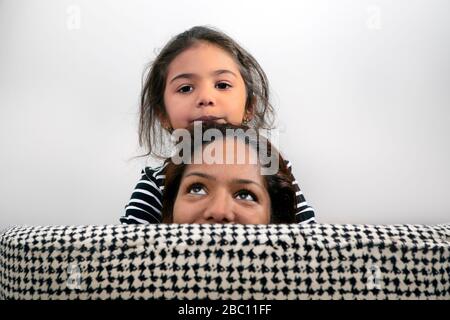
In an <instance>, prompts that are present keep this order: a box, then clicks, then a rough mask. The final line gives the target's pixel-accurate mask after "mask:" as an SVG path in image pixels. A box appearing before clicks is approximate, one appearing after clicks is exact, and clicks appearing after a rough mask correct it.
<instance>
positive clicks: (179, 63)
mask: <svg viewBox="0 0 450 320" xmlns="http://www.w3.org/2000/svg"><path fill="white" fill-rule="evenodd" d="M203 69H204V71H215V70H220V69H232V70H231V71H234V72H239V68H238V65H237V64H236V62H235V60H234V59H233V57H232V56H231V54H230V53H228V52H227V51H225V50H224V49H222V48H221V47H219V46H217V45H215V44H212V43H207V42H199V43H196V44H194V45H193V46H191V47H189V48H187V49H186V50H184V51H182V52H181V53H180V54H178V55H177V56H176V57H175V58H174V59H173V60H172V62H171V63H170V64H169V68H168V73H169V74H170V73H175V72H186V73H195V72H198V71H199V70H200V71H201V70H203Z"/></svg>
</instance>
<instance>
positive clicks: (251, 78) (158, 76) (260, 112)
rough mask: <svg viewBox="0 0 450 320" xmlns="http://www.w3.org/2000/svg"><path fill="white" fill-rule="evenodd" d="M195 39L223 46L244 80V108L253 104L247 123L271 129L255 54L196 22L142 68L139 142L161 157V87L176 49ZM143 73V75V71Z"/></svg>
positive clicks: (269, 107) (262, 75)
mask: <svg viewBox="0 0 450 320" xmlns="http://www.w3.org/2000/svg"><path fill="white" fill-rule="evenodd" d="M199 42H208V43H210V44H213V45H216V46H218V47H220V48H221V49H223V50H225V51H226V52H227V53H228V54H230V56H231V57H232V58H233V59H234V61H235V62H236V64H237V65H238V67H239V70H240V73H241V75H242V78H243V79H244V82H245V87H246V92H247V99H246V104H245V109H246V110H248V108H249V107H250V106H253V118H252V119H251V122H250V123H249V124H250V125H251V126H252V127H254V128H255V129H257V130H258V129H271V128H272V124H273V118H274V110H273V107H272V105H271V104H270V102H269V84H268V80H267V76H266V74H265V73H264V71H263V70H262V68H261V66H260V65H259V64H258V62H257V61H256V59H255V58H253V56H252V55H251V54H250V53H248V52H247V51H246V50H245V49H243V48H242V47H241V46H240V45H239V44H237V43H236V42H235V41H234V40H233V39H231V38H230V37H229V36H227V35H226V34H224V33H223V32H221V31H219V30H217V29H214V28H212V27H206V26H196V27H193V28H191V29H189V30H187V31H184V32H183V33H180V34H178V35H177V36H175V37H173V38H172V39H171V40H170V41H169V42H168V43H167V44H166V45H165V46H164V48H163V49H162V50H161V51H160V53H159V54H158V56H157V57H156V59H155V60H154V61H153V62H152V63H151V64H150V65H149V66H148V67H147V68H146V71H145V72H144V75H143V77H142V78H143V79H144V77H145V82H144V81H143V85H142V91H141V103H140V104H141V106H140V117H139V145H140V146H141V147H142V146H145V147H146V148H147V149H148V152H147V153H146V154H144V155H142V157H144V156H148V155H152V156H155V157H157V158H162V157H164V155H161V153H160V150H156V148H159V149H161V148H162V147H163V145H164V144H163V137H164V136H165V133H168V131H166V129H164V128H163V126H162V123H161V119H167V113H166V109H165V105H164V90H165V86H166V80H167V71H168V67H169V65H170V63H171V62H172V61H173V60H174V59H175V57H177V56H178V55H179V54H180V53H182V52H183V51H185V50H186V49H189V48H191V47H192V46H194V45H195V44H197V43H199ZM145 74H146V75H145Z"/></svg>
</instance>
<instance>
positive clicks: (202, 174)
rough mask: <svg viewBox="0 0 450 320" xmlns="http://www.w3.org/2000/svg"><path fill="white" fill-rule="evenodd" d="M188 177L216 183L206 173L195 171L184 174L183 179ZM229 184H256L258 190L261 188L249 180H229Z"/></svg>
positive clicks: (213, 178)
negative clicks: (196, 177)
mask: <svg viewBox="0 0 450 320" xmlns="http://www.w3.org/2000/svg"><path fill="white" fill-rule="evenodd" d="M189 176H198V177H202V178H205V179H209V180H214V181H217V179H216V177H214V176H212V175H209V174H206V173H203V172H196V171H194V172H190V173H188V174H186V175H185V176H184V177H185V178H187V177H189ZM231 182H232V183H234V184H256V185H257V186H259V187H260V188H263V186H262V185H261V184H259V183H258V182H256V181H253V180H249V179H233V180H231Z"/></svg>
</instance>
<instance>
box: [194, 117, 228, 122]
mask: <svg viewBox="0 0 450 320" xmlns="http://www.w3.org/2000/svg"><path fill="white" fill-rule="evenodd" d="M220 119H222V118H219V117H214V116H203V117H199V118H197V119H194V120H192V121H191V122H194V121H214V120H220Z"/></svg>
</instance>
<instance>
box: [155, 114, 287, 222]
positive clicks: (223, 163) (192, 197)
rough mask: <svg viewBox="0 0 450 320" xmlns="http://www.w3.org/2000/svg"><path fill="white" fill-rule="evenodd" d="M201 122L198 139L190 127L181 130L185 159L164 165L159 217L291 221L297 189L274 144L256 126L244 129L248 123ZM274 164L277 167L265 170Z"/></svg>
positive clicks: (182, 151) (180, 152)
mask: <svg viewBox="0 0 450 320" xmlns="http://www.w3.org/2000/svg"><path fill="white" fill-rule="evenodd" d="M195 125H197V126H198V125H200V124H199V123H195ZM201 125H202V127H201V129H202V131H201V137H202V138H201V139H200V140H199V137H198V134H199V131H198V130H196V129H195V127H194V126H191V127H189V128H188V129H187V134H183V135H182V137H183V138H184V139H183V142H182V143H181V144H178V145H177V147H178V149H177V151H178V154H180V155H182V157H183V161H181V162H180V161H175V160H177V159H179V158H177V157H172V158H171V159H170V161H169V163H168V165H167V168H166V177H165V178H166V182H165V186H164V196H163V209H162V217H163V222H164V223H199V224H202V223H239V224H269V223H295V211H296V208H295V206H296V198H295V196H296V195H295V191H296V190H295V188H294V186H293V185H292V175H290V174H289V171H288V168H287V167H286V164H285V161H284V160H283V158H282V157H281V155H280V154H279V152H278V151H277V150H276V148H274V147H273V146H272V145H271V143H270V142H269V141H268V140H267V139H265V138H264V137H263V136H262V135H259V134H257V133H256V132H255V131H252V133H251V134H248V132H249V131H250V130H252V129H250V128H249V127H247V126H243V125H241V126H235V125H231V124H219V123H215V122H203V123H201ZM197 129H198V128H197ZM211 131H213V133H214V134H210V133H211ZM208 133H209V134H208ZM230 133H232V134H231V135H230ZM195 134H197V137H196V136H195ZM208 136H209V137H210V138H209V139H208V138H206V139H205V137H208ZM212 138H214V139H212ZM199 142H200V143H199ZM180 146H181V148H180ZM186 146H187V147H186ZM186 149H187V150H186ZM212 151H213V152H212ZM267 156H269V157H270V158H269V159H271V161H270V163H266V161H265V160H267V159H268V158H267ZM242 157H244V161H240V160H242ZM211 158H214V159H213V160H215V161H211ZM186 159H187V160H188V161H186ZM192 159H194V160H195V159H197V160H198V159H202V160H205V161H200V162H199V161H194V162H193V161H191V160H192ZM208 159H209V160H208ZM230 159H231V161H230ZM274 163H275V164H276V168H275V169H276V170H272V172H271V173H270V174H264V172H266V173H267V172H268V169H270V167H271V166H273V165H274ZM264 170H265V171H264Z"/></svg>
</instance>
